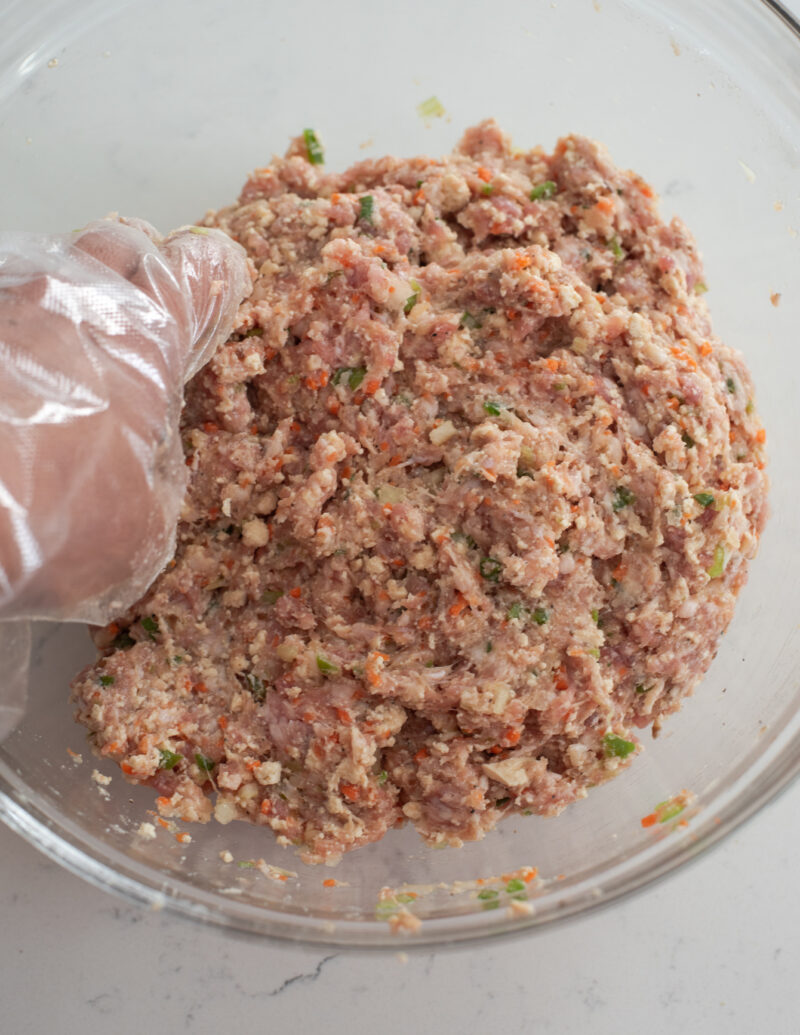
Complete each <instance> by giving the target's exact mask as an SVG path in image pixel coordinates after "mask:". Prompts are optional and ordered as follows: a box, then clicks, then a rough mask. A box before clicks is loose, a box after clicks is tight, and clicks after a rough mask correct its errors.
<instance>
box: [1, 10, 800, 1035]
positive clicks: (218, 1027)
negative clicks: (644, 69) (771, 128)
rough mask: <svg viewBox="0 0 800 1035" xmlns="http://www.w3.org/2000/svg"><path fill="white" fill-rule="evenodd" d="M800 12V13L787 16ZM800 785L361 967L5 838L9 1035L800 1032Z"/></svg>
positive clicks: (363, 959) (370, 958)
mask: <svg viewBox="0 0 800 1035" xmlns="http://www.w3.org/2000/svg"><path fill="white" fill-rule="evenodd" d="M788 6H791V8H792V9H793V10H794V11H795V12H796V13H797V14H798V15H800V0H793V2H792V3H791V4H790V5H788ZM798 815H800V785H798V784H797V783H796V784H795V785H794V786H793V787H791V788H790V789H789V790H788V791H787V792H786V793H785V794H784V795H783V796H782V797H781V798H780V799H779V800H777V801H776V802H774V803H772V804H771V805H770V806H768V807H767V808H766V809H765V810H763V811H762V812H761V813H760V814H759V815H758V816H757V817H756V818H755V819H753V820H752V821H751V822H750V823H748V824H747V825H746V826H745V827H744V828H743V829H741V830H739V831H737V832H736V833H735V834H733V835H732V836H731V837H730V838H728V840H727V841H725V842H724V843H723V844H722V845H721V846H720V847H719V848H717V849H715V850H714V851H712V852H711V853H710V854H708V855H706V856H704V857H702V858H700V859H699V860H698V861H696V862H695V863H694V864H693V865H690V866H688V867H687V868H685V869H684V870H682V871H681V872H679V873H678V874H677V875H675V876H673V877H671V878H670V879H668V880H667V881H666V882H664V883H662V884H660V885H658V886H657V887H655V888H651V889H649V890H647V891H645V892H643V893H641V894H639V895H637V896H634V897H633V898H631V899H628V900H626V901H624V902H622V903H619V904H616V905H614V906H612V907H611V908H609V909H607V910H604V911H601V912H599V913H596V914H594V915H592V916H590V917H587V918H585V919H582V920H577V921H571V922H568V923H566V924H564V925H562V926H560V927H558V928H556V929H553V930H549V931H547V932H545V933H542V934H535V935H531V936H528V937H521V938H518V939H516V940H513V941H505V942H493V943H489V944H482V945H477V944H476V945H466V946H462V947H460V948H457V949H450V950H440V951H436V952H429V951H415V950H413V949H412V948H410V947H409V946H407V944H406V943H405V942H404V941H403V940H402V939H398V943H397V952H385V953H377V952H374V953H366V952H358V953H344V952H331V950H309V949H301V948H296V947H292V946H289V945H283V944H269V943H265V942H263V941H259V940H256V939H252V938H248V937H244V936H241V935H232V934H227V933H224V932H222V931H220V930H216V929H204V928H201V927H199V926H197V925H194V924H191V923H189V922H188V921H185V920H181V919H178V918H175V917H172V916H168V915H164V914H158V913H145V912H142V911H141V910H138V909H136V908H133V907H130V906H127V905H125V904H123V903H121V902H120V901H119V900H117V899H115V898H112V897H110V896H109V895H107V894H104V893H102V892H100V891H97V890H95V889H94V888H92V887H89V886H88V885H86V884H84V883H83V882H82V881H80V880H78V879H77V878H75V877H73V876H71V875H70V874H68V873H66V872H64V871H62V870H61V869H60V868H59V867H57V866H56V865H55V864H54V863H52V862H50V861H49V860H47V859H45V858H44V857H42V856H40V855H39V854H37V852H35V851H34V849H33V848H31V847H30V846H28V845H27V844H26V843H24V842H23V841H22V840H21V839H20V838H19V837H17V836H16V835H14V834H12V833H11V832H10V831H8V830H6V829H5V828H4V827H1V826H0V877H1V878H2V884H1V885H0V918H2V936H1V937H0V1002H2V1004H3V1020H2V1022H1V1023H0V1030H2V1032H3V1033H4V1035H27V1033H36V1035H39V1033H42V1032H55V1033H59V1035H60V1033H65V1035H70V1033H73V1032H79V1033H93V1032H101V1031H103V1032H105V1031H108V1032H113V1033H114V1035H127V1033H134V1032H135V1033H136V1035H140V1033H142V1032H147V1031H159V1032H168V1033H170V1035H173V1033H179V1032H184V1031H188V1032H202V1033H204V1032H215V1033H217V1032H224V1031H233V1032H237V1033H238V1032H247V1033H249V1032H253V1031H258V1032H262V1031H267V1030H276V1029H280V1028H281V1027H282V1026H283V1025H284V1024H286V1025H287V1026H291V1027H290V1030H292V1031H295V1030H299V1031H302V1032H309V1033H312V1032H318V1031H319V1032H325V1033H326V1035H340V1033H341V1035H344V1033H350V1032H358V1033H360V1032H377V1031H380V1032H382V1033H388V1035H391V1033H394V1032H398V1033H399V1032H408V1031H411V1032H414V1031H416V1032H420V1033H425V1032H430V1031H440V1032H442V1033H449V1032H465V1033H472V1032H481V1033H493V1032H503V1033H509V1035H510V1033H515V1032H525V1033H528V1032H535V1033H536V1035H540V1033H541V1035H546V1033H557V1035H573V1033H574V1035H583V1033H586V1032H590V1031H591V1032H592V1033H594V1035H603V1033H606V1032H608V1033H614V1035H618V1033H622V1032H635V1031H641V1030H645V1031H646V1032H647V1033H648V1035H660V1033H662V1032H663V1033H672V1032H679V1031H683V1032H686V1033H687V1035H695V1033H702V1035H715V1033H717V1032H720V1033H723V1032H724V1033H725V1035H738V1033H748V1035H749V1033H751V1032H759V1033H760V1032H769V1033H771V1035H783V1033H787V1035H788V1033H796V1032H798V1031H800V1009H799V1008H798V1004H799V1003H800V997H798V980H797V975H798V973H800V922H798V921H800V893H798V877H797V875H798V860H800V823H798V821H797V817H798Z"/></svg>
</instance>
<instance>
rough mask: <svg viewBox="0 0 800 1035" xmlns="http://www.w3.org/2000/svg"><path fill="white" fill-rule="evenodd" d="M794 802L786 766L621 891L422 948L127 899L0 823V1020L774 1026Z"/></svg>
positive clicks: (788, 1017) (318, 1026)
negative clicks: (239, 927)
mask: <svg viewBox="0 0 800 1035" xmlns="http://www.w3.org/2000/svg"><path fill="white" fill-rule="evenodd" d="M798 812H800V784H797V783H796V784H795V785H794V786H793V787H791V788H790V789H789V790H788V791H787V792H785V793H784V794H783V796H782V797H780V798H779V799H778V800H777V801H775V802H773V803H772V804H771V805H769V806H768V807H767V808H766V809H764V810H763V811H762V812H761V813H760V814H759V815H758V816H756V817H755V818H754V819H753V820H751V821H750V822H749V823H748V824H747V825H746V826H745V827H744V828H743V829H740V830H738V831H737V832H736V833H734V834H733V835H732V836H731V837H729V838H728V840H727V841H725V842H724V843H723V844H722V845H721V846H719V847H718V848H716V849H715V850H713V851H712V852H710V853H709V854H707V855H705V856H703V857H701V858H700V859H699V860H698V861H696V862H695V863H694V864H692V865H689V866H687V867H685V868H684V869H683V870H681V871H680V872H679V873H677V874H676V875H674V876H673V877H671V878H669V879H668V880H666V881H664V882H663V883H661V884H659V885H657V886H656V887H653V888H650V889H649V890H647V891H645V892H643V893H640V894H638V895H636V896H634V897H632V898H630V899H628V900H627V901H624V902H621V903H617V904H616V905H613V906H611V907H610V908H609V909H606V910H602V911H600V912H598V913H595V914H593V915H591V916H588V917H586V918H583V919H579V920H574V921H568V922H566V923H564V924H562V925H561V926H560V927H557V928H555V929H553V930H549V931H546V932H544V933H541V934H534V935H530V936H527V937H520V938H517V939H514V940H512V941H496V942H492V943H484V944H474V945H465V946H462V947H460V948H455V949H443V950H439V951H433V952H431V951H427V950H420V949H417V950H415V949H413V948H411V947H410V945H409V944H408V943H407V942H403V941H398V945H397V952H337V951H335V950H331V949H304V948H299V947H293V946H291V945H286V944H276V943H267V942H264V941H260V940H257V939H255V938H252V937H246V936H243V935H237V934H228V933H226V932H223V931H221V930H217V929H209V928H204V927H201V926H198V925H197V924H194V923H190V922H189V921H187V920H183V919H181V918H178V917H174V916H170V915H167V914H164V913H147V912H144V911H142V910H140V909H138V908H133V907H131V906H128V905H125V904H123V903H121V902H120V901H118V900H117V899H115V898H112V897H111V896H109V895H107V894H105V893H103V892H100V891H97V890H96V889H94V888H92V887H89V886H88V885H87V884H84V883H83V882H82V881H80V880H78V879H77V878H76V877H73V876H72V875H70V874H68V873H66V872H64V871H63V870H61V869H60V868H59V867H57V866H56V865H55V864H54V863H52V862H50V861H49V860H47V859H45V858H44V857H42V856H40V855H39V854H38V853H37V852H36V851H34V849H33V848H31V847H29V846H28V845H27V844H25V843H24V842H23V841H22V840H20V838H18V837H17V836H16V835H14V834H12V833H11V832H10V831H8V830H6V829H5V828H2V827H0V860H2V861H1V862H0V873H1V874H2V887H0V916H1V917H2V920H3V935H2V940H0V1001H2V1003H3V1012H4V1017H3V1024H2V1030H3V1031H4V1032H7V1033H8V1035H28V1033H36V1035H38V1033H40V1032H58V1033H72V1032H99V1031H101V1030H102V1031H105V1030H108V1031H113V1032H114V1035H128V1033H136V1035H140V1033H141V1032H143V1031H161V1032H170V1033H177V1032H184V1031H186V1032H219V1031H265V1030H268V1029H274V1028H275V1027H278V1028H280V1027H281V1026H282V1025H283V1024H284V1023H286V1024H287V1025H291V1026H292V1030H300V1031H302V1032H308V1033H313V1032H318V1031H319V1032H325V1033H326V1035H339V1033H342V1035H344V1033H346V1032H347V1033H349V1032H368V1031H378V1030H380V1031H381V1032H385V1033H387V1035H389V1033H395V1032H397V1033H399V1032H408V1031H418V1032H430V1031H435V1030H437V1029H438V1030H440V1031H442V1032H447V1033H449V1032H467V1033H471V1032H478V1031H481V1032H499V1031H502V1032H507V1033H509V1035H511V1033H514V1032H525V1033H528V1032H535V1033H536V1035H546V1033H549V1032H552V1033H557V1035H573V1033H574V1035H584V1033H585V1032H588V1031H590V1030H591V1031H593V1032H596V1033H599V1035H602V1033H605V1032H610V1033H615V1035H616V1033H619V1032H622V1031H637V1030H642V1029H646V1030H647V1032H648V1033H649V1035H660V1033H662V1032H664V1033H667V1032H676V1031H681V1030H683V1031H686V1032H687V1033H691V1035H694V1033H703V1035H714V1033H716V1032H724V1033H725V1035H738V1033H742V1035H744V1033H747V1035H750V1033H752V1032H761V1031H763V1032H772V1033H775V1035H782V1033H787V1035H788V1033H790V1032H797V1031H798V1024H799V1023H800V1021H799V1019H798V993H797V974H798V973H800V926H798V917H800V894H798V880H797V860H798V858H800V824H798V823H797V815H798ZM298 1023H299V1027H298ZM256 1025H257V1027H256Z"/></svg>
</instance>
